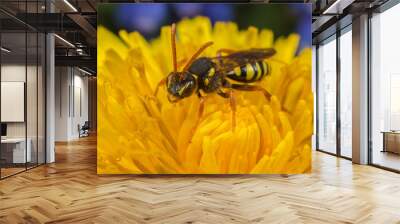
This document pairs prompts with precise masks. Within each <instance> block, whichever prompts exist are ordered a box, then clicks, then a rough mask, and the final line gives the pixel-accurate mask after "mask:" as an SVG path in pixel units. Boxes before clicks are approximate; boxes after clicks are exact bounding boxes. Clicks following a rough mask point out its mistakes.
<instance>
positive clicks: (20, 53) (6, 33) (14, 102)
mask: <svg viewBox="0 0 400 224" xmlns="http://www.w3.org/2000/svg"><path fill="white" fill-rule="evenodd" d="M27 3H28V5H26V4H27ZM43 4H44V1H30V2H28V1H20V2H18V8H17V13H20V15H23V14H21V13H23V12H29V13H37V12H39V11H40V12H41V11H43V7H39V5H40V6H42V5H43ZM0 6H10V7H11V6H13V5H5V3H3V2H2V3H0ZM14 8H15V7H14ZM45 44H46V39H45V35H44V33H41V32H40V31H39V30H36V29H35V28H33V27H31V26H29V25H27V24H25V23H24V22H21V21H20V20H18V19H16V18H15V17H13V13H10V14H5V13H3V12H0V47H1V50H0V51H1V54H0V55H1V57H0V72H1V73H0V81H1V85H0V90H1V91H0V93H1V97H0V98H1V99H0V101H1V105H0V111H1V113H0V114H1V115H0V121H1V144H0V178H1V179H3V178H5V177H8V176H11V175H13V174H16V173H19V172H22V171H25V170H27V169H29V168H33V167H36V166H38V165H39V164H43V163H45V92H46V90H45V87H46V86H45V64H46V63H45V59H46V52H45Z"/></svg>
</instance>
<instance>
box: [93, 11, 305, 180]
mask: <svg viewBox="0 0 400 224" xmlns="http://www.w3.org/2000/svg"><path fill="white" fill-rule="evenodd" d="M170 34H171V27H170V26H165V27H162V28H161V31H160V36H159V37H158V38H157V39H155V40H152V41H147V40H146V39H144V38H143V37H142V36H141V35H140V33H138V32H131V33H128V32H126V31H120V32H119V35H118V36H117V35H114V34H112V33H111V32H110V31H108V30H107V29H106V28H104V27H99V29H98V38H99V43H100V44H99V49H98V121H99V122H98V146H97V150H98V157H97V158H98V173H99V174H188V173H190V174H197V173H202V174H203V173H204V174H217V173H218V174H225V173H229V174H242V173H254V174H258V173H287V174H291V173H305V172H309V171H310V170H311V147H310V145H311V135H312V132H313V94H312V90H311V50H310V49H305V50H303V51H302V52H301V53H300V54H299V55H296V51H297V47H298V43H299V36H298V35H297V34H291V35H289V36H288V37H280V38H278V39H277V40H276V41H274V34H273V32H272V31H271V30H266V29H263V30H258V29H257V28H255V27H249V28H248V29H246V30H239V29H238V26H237V25H236V24H235V23H233V22H216V23H215V24H214V26H212V24H211V22H210V20H209V19H208V18H206V17H196V18H193V19H184V20H182V21H181V22H179V23H178V24H177V36H178V39H177V43H176V44H177V57H178V62H179V63H178V66H179V68H182V67H183V66H184V64H185V63H184V62H185V61H187V60H188V59H189V58H190V57H191V56H192V54H193V53H194V52H195V51H196V50H197V49H198V48H199V47H200V46H201V45H202V44H204V43H206V42H208V41H213V42H214V44H213V45H212V46H211V47H209V48H207V49H206V50H205V51H204V52H203V54H202V56H208V57H215V55H216V52H217V51H218V49H222V48H229V49H234V50H244V49H249V48H271V47H272V48H275V50H276V51H277V53H276V54H275V55H274V56H273V59H275V60H271V61H270V62H269V63H270V64H271V66H272V71H271V74H270V75H268V76H267V77H266V78H264V80H262V81H261V82H260V83H259V85H261V86H263V87H264V88H265V89H267V90H268V91H269V92H270V93H271V95H272V97H271V99H270V100H269V101H268V100H266V99H265V97H263V95H262V94H261V93H258V92H240V91H235V96H236V100H237V108H236V110H237V111H236V128H235V130H234V131H233V130H232V123H231V122H232V121H231V108H230V105H229V100H227V99H225V98H222V97H220V96H218V95H209V96H207V98H206V102H205V108H204V112H203V114H202V116H201V117H200V118H199V114H198V113H199V98H198V97H197V96H196V95H193V96H191V97H189V98H185V99H184V100H181V101H179V102H178V103H174V104H173V103H170V102H169V101H168V99H167V91H166V88H161V89H160V91H159V94H158V95H157V98H156V100H154V99H153V100H152V99H151V97H152V96H153V93H154V91H155V88H156V86H157V83H158V82H159V81H160V80H161V79H163V78H164V77H165V76H166V75H168V74H169V73H170V72H171V71H172V70H173V63H172V56H171V38H170ZM267 60H268V59H267ZM274 61H281V62H284V63H277V62H274Z"/></svg>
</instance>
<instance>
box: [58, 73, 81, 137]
mask: <svg viewBox="0 0 400 224" xmlns="http://www.w3.org/2000/svg"><path fill="white" fill-rule="evenodd" d="M55 85H56V91H55V112H56V113H55V123H56V127H55V129H56V131H55V140H56V141H69V140H73V139H77V138H78V137H79V132H78V124H80V125H83V124H84V122H85V121H87V120H88V78H87V77H86V76H84V74H83V73H82V72H80V71H79V70H77V69H76V68H71V67H56V84H55Z"/></svg>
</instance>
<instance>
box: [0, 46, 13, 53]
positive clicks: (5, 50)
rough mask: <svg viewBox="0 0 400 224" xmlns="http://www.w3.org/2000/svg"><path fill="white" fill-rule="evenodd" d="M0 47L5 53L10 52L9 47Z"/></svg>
mask: <svg viewBox="0 0 400 224" xmlns="http://www.w3.org/2000/svg"><path fill="white" fill-rule="evenodd" d="M0 49H1V51H4V52H6V53H10V52H11V50H9V49H7V48H5V47H1V48H0Z"/></svg>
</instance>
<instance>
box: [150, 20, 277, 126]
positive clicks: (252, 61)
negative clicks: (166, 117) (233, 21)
mask: <svg viewBox="0 0 400 224" xmlns="http://www.w3.org/2000/svg"><path fill="white" fill-rule="evenodd" d="M175 36H176V26H175V24H172V26H171V45H172V57H173V67H174V70H173V71H172V72H171V73H169V74H168V76H167V77H166V78H164V79H162V80H161V81H160V82H159V83H158V85H157V87H156V91H155V95H157V92H158V89H159V87H160V86H161V85H165V86H166V89H167V92H168V95H167V96H168V100H169V101H170V102H172V103H175V102H178V101H180V100H182V99H184V98H187V97H189V96H191V95H193V94H194V93H195V94H197V96H198V97H199V98H200V107H199V117H201V116H202V114H203V110H204V101H205V96H206V95H208V94H211V93H216V94H218V95H220V96H222V97H224V98H229V99H230V106H231V108H232V125H233V128H234V127H235V125H236V119H235V112H236V100H235V97H234V90H238V91H259V92H261V93H263V94H264V96H265V97H266V99H267V100H270V97H271V95H270V93H269V92H268V91H267V90H266V89H264V88H263V87H261V86H258V85H255V83H256V82H258V81H260V80H262V79H263V78H265V77H266V76H268V75H269V74H270V72H271V67H270V65H269V64H268V62H266V61H265V59H268V58H270V57H272V56H273V55H274V54H275V53H276V51H275V50H274V49H273V48H252V49H248V50H242V51H233V50H229V49H220V50H218V51H217V56H216V57H199V56H200V55H201V53H202V52H203V51H204V50H205V49H207V48H208V47H209V46H211V45H212V44H213V42H207V43H205V44H203V45H202V46H201V47H200V48H199V49H198V50H197V51H196V52H195V53H194V54H193V56H192V57H191V58H190V59H189V60H188V62H187V63H186V65H185V66H184V68H183V69H182V71H178V68H177V67H178V66H177V59H176V43H175ZM222 53H225V55H222Z"/></svg>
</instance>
